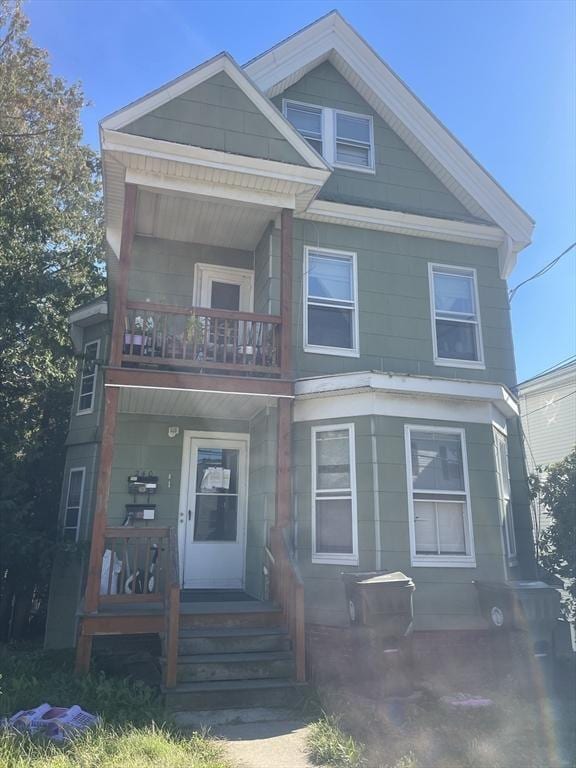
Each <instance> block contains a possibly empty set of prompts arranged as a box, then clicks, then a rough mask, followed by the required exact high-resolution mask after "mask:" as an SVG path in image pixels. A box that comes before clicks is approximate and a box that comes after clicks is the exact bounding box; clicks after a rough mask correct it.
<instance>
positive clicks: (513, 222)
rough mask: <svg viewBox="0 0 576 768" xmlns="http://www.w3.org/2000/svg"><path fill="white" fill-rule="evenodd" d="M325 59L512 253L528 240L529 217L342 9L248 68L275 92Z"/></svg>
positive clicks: (268, 91)
mask: <svg viewBox="0 0 576 768" xmlns="http://www.w3.org/2000/svg"><path fill="white" fill-rule="evenodd" d="M326 60H330V61H331V63H332V64H333V65H334V66H335V67H336V69H337V70H338V71H339V72H340V74H342V76H343V77H344V78H345V79H346V80H348V82H350V84H351V85H352V86H353V87H354V88H355V89H356V90H357V91H358V92H359V93H360V95H361V96H362V97H363V98H364V99H365V100H366V101H367V102H368V103H369V104H370V105H371V106H372V107H373V108H374V109H375V110H376V112H378V113H379V114H380V115H381V117H382V118H383V119H384V120H385V121H386V122H387V123H388V124H389V125H390V126H391V128H392V129H393V130H395V131H396V132H397V133H398V135H399V136H400V137H401V138H402V139H403V140H404V141H405V142H406V143H407V144H408V146H409V147H410V148H411V149H412V150H413V151H414V152H415V153H416V154H417V155H418V156H419V157H420V159H421V160H422V161H423V162H424V163H425V164H426V165H427V166H428V167H429V168H430V170H431V171H432V172H433V173H435V175H436V176H437V177H438V178H439V179H440V180H441V181H442V182H443V183H444V184H445V185H446V186H447V187H448V189H450V191H452V193H453V194H454V195H455V196H456V197H457V198H458V199H459V200H460V201H461V202H462V204H463V205H465V207H467V208H468V210H470V211H471V213H472V214H473V215H475V216H478V217H483V216H486V215H487V216H488V217H489V218H490V219H491V220H492V221H493V222H494V223H496V224H497V225H498V226H499V227H501V229H503V230H504V232H506V234H507V235H508V236H509V237H510V238H511V241H512V248H511V251H512V252H514V253H516V252H518V251H519V250H521V249H522V248H524V247H526V246H527V245H528V244H529V243H530V240H531V236H532V230H533V228H534V222H533V220H532V219H531V218H530V216H529V215H528V214H527V213H526V212H525V211H524V210H523V209H522V208H521V207H520V206H519V205H518V204H517V203H516V202H515V201H514V200H513V199H512V198H511V197H510V196H509V195H508V194H507V193H506V192H505V191H504V190H503V189H502V187H501V186H500V185H499V184H498V183H497V182H496V181H495V180H494V179H493V177H492V176H491V175H490V174H489V173H488V172H487V171H486V170H485V169H484V168H483V167H482V166H481V165H480V164H479V163H478V162H477V161H476V160H475V159H474V158H473V157H472V155H471V154H470V153H469V152H468V151H467V150H466V149H465V148H464V147H463V145H462V144H461V143H460V142H459V141H458V140H457V139H456V138H455V137H454V136H453V135H452V134H451V133H450V131H449V130H448V129H447V128H446V127H445V126H444V125H442V123H441V122H440V121H439V120H438V119H437V118H436V117H435V116H434V115H433V114H432V113H431V112H430V111H429V110H428V109H427V108H426V107H425V106H424V104H423V103H422V102H421V101H420V100H419V99H418V98H417V97H416V96H415V94H414V93H412V91H411V90H410V89H409V88H408V86H407V85H406V84H405V83H404V82H403V81H402V80H401V79H400V78H399V77H398V76H397V75H396V74H395V73H394V72H393V71H392V70H391V69H390V67H389V66H388V65H387V64H386V63H385V62H384V61H383V60H382V59H381V58H380V56H379V55H378V54H377V53H376V52H375V51H374V50H373V49H372V48H371V47H370V46H369V45H368V43H366V41H365V40H364V39H363V38H362V37H361V36H360V35H359V34H358V33H357V32H356V31H355V30H354V29H353V28H352V27H351V26H350V25H349V24H348V23H347V22H346V21H345V20H344V18H343V17H342V16H341V15H340V14H339V13H338V11H332V12H331V13H329V14H327V15H326V16H324V17H322V18H321V19H319V20H318V21H316V22H314V23H313V24H311V25H309V26H308V27H306V28H304V29H302V30H300V31H299V32H297V33H296V34H294V35H292V36H291V37H289V38H287V39H286V40H284V41H283V42H281V43H279V44H278V45H276V46H275V47H274V48H272V49H270V50H269V51H267V52H265V53H263V54H262V55H261V56H259V57H257V58H255V59H253V60H252V61H250V62H248V63H247V64H246V65H245V67H244V69H245V71H246V72H247V73H248V74H249V75H250V76H251V77H252V78H253V79H254V81H255V82H256V83H257V85H258V86H259V87H260V88H261V89H262V90H263V91H264V92H265V93H266V94H267V95H268V96H269V97H272V96H275V95H277V94H279V93H281V92H283V91H284V90H285V89H286V88H287V87H289V86H290V85H292V84H293V83H294V82H296V81H297V80H299V79H300V78H301V77H303V76H304V75H305V74H306V73H307V72H309V71H310V70H311V69H313V68H314V67H316V66H318V64H320V63H322V62H323V61H326Z"/></svg>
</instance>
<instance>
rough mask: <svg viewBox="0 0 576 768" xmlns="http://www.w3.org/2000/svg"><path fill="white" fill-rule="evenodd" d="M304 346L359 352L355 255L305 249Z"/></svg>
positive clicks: (323, 350)
mask: <svg viewBox="0 0 576 768" xmlns="http://www.w3.org/2000/svg"><path fill="white" fill-rule="evenodd" d="M304 292H305V297H304V348H305V349H306V350H307V351H309V352H321V353H325V354H334V355H347V356H357V355H358V297H357V288H356V254H355V253H346V252H343V251H329V250H326V249H323V248H311V247H306V248H305V249H304Z"/></svg>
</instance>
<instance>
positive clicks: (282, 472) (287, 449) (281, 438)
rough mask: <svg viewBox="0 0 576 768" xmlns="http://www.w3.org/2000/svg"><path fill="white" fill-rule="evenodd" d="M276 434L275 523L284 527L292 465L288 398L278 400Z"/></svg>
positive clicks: (290, 486) (289, 493) (286, 517)
mask: <svg viewBox="0 0 576 768" xmlns="http://www.w3.org/2000/svg"><path fill="white" fill-rule="evenodd" d="M277 414H278V415H277V418H278V422H277V431H278V434H277V435H276V441H277V443H276V446H277V451H276V525H277V526H278V527H279V528H284V527H285V526H287V525H289V524H290V518H291V508H292V504H291V496H292V485H291V477H290V474H291V469H292V467H291V465H292V403H291V401H290V400H288V398H285V397H282V398H280V399H279V400H278V408H277Z"/></svg>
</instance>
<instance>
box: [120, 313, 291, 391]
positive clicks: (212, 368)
mask: <svg viewBox="0 0 576 768" xmlns="http://www.w3.org/2000/svg"><path fill="white" fill-rule="evenodd" d="M123 334H124V335H123V339H122V365H123V366H124V367H137V368H155V369H160V370H189V369H190V370H195V371H196V372H197V373H210V374H239V373H245V374H250V375H258V376H265V377H279V376H280V372H281V360H280V334H281V324H280V318H279V317H277V316H275V315H260V314H253V313H251V312H232V311H229V310H223V309H208V308H204V307H192V308H189V309H188V308H182V307H173V306H166V305H163V304H152V303H149V302H128V304H127V310H126V315H125V323H124V331H123Z"/></svg>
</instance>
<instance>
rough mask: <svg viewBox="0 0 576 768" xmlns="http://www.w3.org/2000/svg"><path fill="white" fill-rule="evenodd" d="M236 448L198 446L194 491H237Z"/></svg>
mask: <svg viewBox="0 0 576 768" xmlns="http://www.w3.org/2000/svg"><path fill="white" fill-rule="evenodd" d="M239 453H240V452H239V450H238V449H237V448H205V447H202V448H199V449H198V464H197V467H196V493H210V494H217V493H238V455H239Z"/></svg>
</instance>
